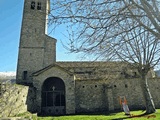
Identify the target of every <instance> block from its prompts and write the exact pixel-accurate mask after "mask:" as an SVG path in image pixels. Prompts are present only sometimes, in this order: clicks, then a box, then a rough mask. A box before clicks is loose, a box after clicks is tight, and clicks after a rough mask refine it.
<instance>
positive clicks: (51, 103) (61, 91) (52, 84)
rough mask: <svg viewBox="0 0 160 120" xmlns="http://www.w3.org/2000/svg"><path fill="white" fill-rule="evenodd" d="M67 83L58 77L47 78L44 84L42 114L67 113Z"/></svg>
mask: <svg viewBox="0 0 160 120" xmlns="http://www.w3.org/2000/svg"><path fill="white" fill-rule="evenodd" d="M65 105H66V103H65V84H64V82H63V80H62V79H60V78H57V77H51V78H47V79H46V80H45V81H44V83H43V86H42V110H41V112H42V114H43V115H62V114H65Z"/></svg>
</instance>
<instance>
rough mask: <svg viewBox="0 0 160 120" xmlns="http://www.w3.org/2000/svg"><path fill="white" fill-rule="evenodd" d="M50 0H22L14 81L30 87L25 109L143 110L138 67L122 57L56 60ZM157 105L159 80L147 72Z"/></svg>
mask: <svg viewBox="0 0 160 120" xmlns="http://www.w3.org/2000/svg"><path fill="white" fill-rule="evenodd" d="M49 11H50V0H24V11H23V20H22V28H21V36H20V44H19V54H18V65H17V78H16V82H17V83H18V84H22V85H25V86H29V91H28V96H27V102H26V104H27V107H28V111H31V112H36V113H39V114H45V115H63V114H75V113H88V112H101V111H106V112H107V111H114V110H121V105H120V104H119V97H121V96H125V97H126V99H127V101H128V106H129V108H130V109H131V110H133V109H144V108H145V105H144V100H143V98H142V93H141V87H140V85H139V79H140V77H139V75H138V72H137V71H136V70H134V69H132V68H131V67H129V65H127V64H125V63H124V62H58V61H56V42H57V40H56V39H54V38H52V37H50V36H48V35H47V23H48V21H47V19H48V14H49ZM149 84H150V86H154V87H151V88H150V89H151V93H153V99H154V102H155V105H156V107H160V96H159V92H160V82H159V79H157V78H156V77H154V74H153V72H151V73H150V81H149Z"/></svg>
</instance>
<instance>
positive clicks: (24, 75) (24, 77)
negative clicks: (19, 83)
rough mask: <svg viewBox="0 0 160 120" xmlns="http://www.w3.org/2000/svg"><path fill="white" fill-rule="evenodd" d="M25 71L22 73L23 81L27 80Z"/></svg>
mask: <svg viewBox="0 0 160 120" xmlns="http://www.w3.org/2000/svg"><path fill="white" fill-rule="evenodd" d="M27 73H28V72H27V71H23V80H27Z"/></svg>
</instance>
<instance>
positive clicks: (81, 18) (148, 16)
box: [50, 0, 160, 113]
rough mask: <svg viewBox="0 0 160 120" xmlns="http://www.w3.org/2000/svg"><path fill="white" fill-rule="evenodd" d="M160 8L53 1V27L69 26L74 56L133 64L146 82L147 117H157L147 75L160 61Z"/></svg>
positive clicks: (138, 2) (147, 0)
mask: <svg viewBox="0 0 160 120" xmlns="http://www.w3.org/2000/svg"><path fill="white" fill-rule="evenodd" d="M159 5H160V2H159V1H158V0H53V4H52V10H53V11H52V12H51V16H50V24H54V25H55V26H57V25H60V24H67V25H68V26H69V27H68V28H69V29H70V30H69V32H71V33H72V34H69V36H70V38H71V39H70V43H69V47H68V49H69V50H70V51H71V52H84V53H86V54H87V55H88V54H90V55H94V56H96V58H98V59H105V60H123V61H126V62H129V63H132V65H133V66H134V67H135V68H137V69H138V71H139V74H140V75H141V78H142V79H141V80H140V83H141V86H142V90H143V94H144V98H145V101H146V113H153V112H155V106H154V102H153V100H152V96H151V94H150V91H149V88H148V83H147V74H148V72H149V71H150V70H151V69H153V68H154V66H155V65H157V64H158V63H159V61H160V58H159V54H160V49H159V48H160V46H159V45H160V44H159V38H160V24H159V23H160V12H159V8H160V7H159ZM71 29H72V30H71Z"/></svg>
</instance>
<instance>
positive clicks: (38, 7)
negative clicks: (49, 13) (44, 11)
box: [37, 2, 41, 10]
mask: <svg viewBox="0 0 160 120" xmlns="http://www.w3.org/2000/svg"><path fill="white" fill-rule="evenodd" d="M37 10H41V2H38V4H37Z"/></svg>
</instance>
